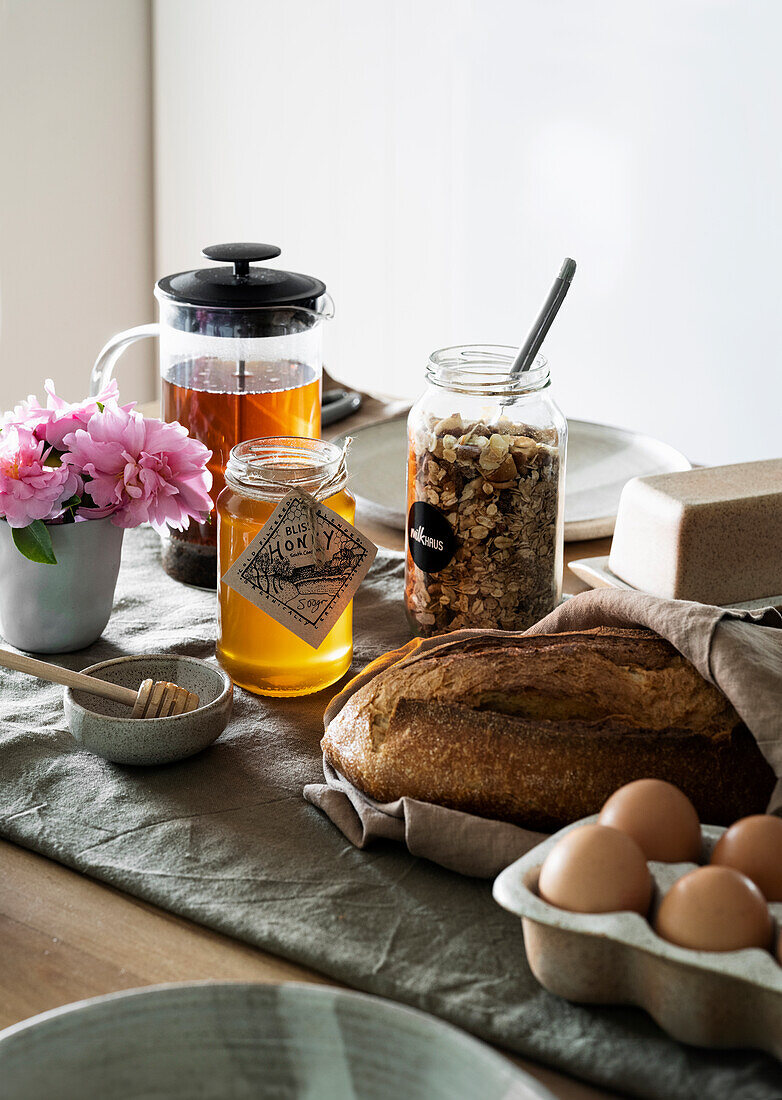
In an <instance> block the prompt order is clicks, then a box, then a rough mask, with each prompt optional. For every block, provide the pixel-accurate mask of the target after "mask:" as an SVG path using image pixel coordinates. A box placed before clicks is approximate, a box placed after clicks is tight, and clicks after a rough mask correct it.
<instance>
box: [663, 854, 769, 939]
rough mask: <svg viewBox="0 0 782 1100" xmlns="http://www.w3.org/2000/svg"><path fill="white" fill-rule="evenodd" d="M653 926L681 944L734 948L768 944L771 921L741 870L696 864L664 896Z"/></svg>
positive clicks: (759, 897)
mask: <svg viewBox="0 0 782 1100" xmlns="http://www.w3.org/2000/svg"><path fill="white" fill-rule="evenodd" d="M654 930H655V932H657V934H658V935H659V936H662V938H663V939H664V940H670V942H671V943H677V944H679V946H680V947H692V948H694V949H695V950H696V951H738V950H740V949H741V948H742V947H766V948H767V947H769V946H770V944H771V937H772V934H773V930H774V923H773V921H772V919H771V913H770V912H769V909H768V906H767V905H766V902H765V899H764V897H763V895H762V894H761V892H760V890H758V888H757V886H755V884H754V882H750V880H749V879H748V878H747V877H746V875H742V874H741V873H740V872H739V871H734V870H733V868H732V867H698V868H696V869H695V870H694V871H690V872H689V874H687V875H683V876H682V878H680V879H679V880H678V881H677V882H675V883H674V884H673V886H672V887H671V888H670V890H669V891H668V893H667V894H666V895H665V897H664V898H663V900H662V903H661V904H660V908H659V910H658V911H657V918H656V920H655V922H654Z"/></svg>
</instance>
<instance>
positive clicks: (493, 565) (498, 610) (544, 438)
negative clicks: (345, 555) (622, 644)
mask: <svg viewBox="0 0 782 1100" xmlns="http://www.w3.org/2000/svg"><path fill="white" fill-rule="evenodd" d="M557 443H558V441H557V437H556V432H555V431H554V430H552V429H538V428H533V427H531V426H529V425H526V424H516V423H513V422H512V421H511V420H510V419H508V418H506V417H501V418H499V419H498V420H497V422H496V423H492V424H486V423H483V422H476V421H472V422H470V421H466V420H463V419H462V417H461V416H460V415H458V414H454V415H452V416H449V417H446V418H445V419H442V420H437V419H435V418H434V417H429V418H428V419H427V420H426V421H424V422H423V423H422V424H420V425H419V426H417V427H414V428H412V429H411V434H410V441H409V453H410V473H409V482H408V489H409V499H408V507H409V506H410V505H411V504H412V503H413V502H414V501H426V502H427V503H428V504H431V505H433V506H434V507H435V508H437V509H438V510H439V511H440V512H442V513H443V514H444V516H445V517H446V519H447V520H448V522H449V524H450V525H451V527H452V529H453V531H454V534H455V536H456V543H455V546H456V549H455V553H454V556H453V558H452V559H451V561H450V562H449V563H448V564H447V565H446V566H445V567H444V568H442V569H441V570H439V571H438V572H436V573H427V572H424V571H423V570H421V569H419V568H418V566H416V565H415V564H414V563H413V561H412V560H411V558H410V555H409V552H408V571H407V587H406V592H405V600H406V604H407V609H408V614H409V615H410V616H411V618H412V620H413V621H414V624H415V626H416V628H417V630H418V632H419V633H420V634H423V635H431V634H439V633H442V632H444V631H448V630H457V629H459V628H460V627H497V628H500V629H503V630H524V629H526V628H527V627H529V626H531V625H532V624H533V623H535V622H537V621H538V620H539V619H540V618H542V616H543V615H545V614H547V613H548V612H549V611H550V610H551V609H552V608H553V607H554V606H555V603H556V595H557V578H556V529H557V510H558V506H559V499H558V498H559V456H558V447H557Z"/></svg>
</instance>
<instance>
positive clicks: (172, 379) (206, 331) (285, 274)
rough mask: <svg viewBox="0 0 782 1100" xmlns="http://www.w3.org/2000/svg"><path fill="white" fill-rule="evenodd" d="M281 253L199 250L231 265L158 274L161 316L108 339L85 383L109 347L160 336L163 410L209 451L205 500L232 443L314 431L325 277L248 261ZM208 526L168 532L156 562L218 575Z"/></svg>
mask: <svg viewBox="0 0 782 1100" xmlns="http://www.w3.org/2000/svg"><path fill="white" fill-rule="evenodd" d="M279 254H280V250H279V248H276V247H274V246H273V245H262V244H225V245H215V246H212V247H210V248H206V249H204V255H205V256H206V257H207V258H209V259H211V260H217V261H218V262H220V261H222V262H223V263H230V264H231V265H232V266H231V267H225V266H221V267H208V268H204V269H202V270H198V271H185V272H181V273H179V274H177V275H169V276H166V277H165V278H163V279H161V280H160V281H159V282H158V284H157V286H156V287H155V297H156V298H157V299H158V302H159V306H160V324H159V325H154V326H153V325H144V326H141V327H140V328H139V329H136V330H130V331H129V332H128V333H122V334H120V336H118V337H116V338H115V340H114V341H112V343H111V344H109V345H108V346H107V348H106V349H104V352H103V353H102V354H101V357H100V359H99V360H98V363H97V364H96V368H95V371H94V372H93V387H94V386H96V385H99V384H101V383H103V382H106V381H108V378H109V377H110V374H111V370H112V368H113V365H114V362H115V361H116V358H117V356H118V354H119V353H120V352H121V351H122V349H123V348H124V347H125V346H126V345H127V343H129V342H130V340H131V339H134V338H138V337H139V336H144V335H152V334H158V335H159V336H160V372H161V378H162V392H161V404H162V416H163V419H164V420H168V421H178V422H179V423H180V424H183V425H184V426H185V427H186V428H187V429H188V431H189V432H190V434H191V435H193V436H195V437H196V438H197V439H200V440H201V442H202V443H204V444H205V445H206V446H207V447H209V449H210V450H211V451H212V458H211V460H210V463H209V467H210V469H211V472H212V477H213V485H212V490H211V495H212V500H213V501H215V500H216V499H217V496H218V495H219V493H220V491H221V489H222V488H223V486H224V484H225V482H224V476H223V475H224V471H225V466H226V463H227V462H228V457H229V454H230V452H231V448H232V447H234V446H235V445H236V444H237V443H240V442H241V441H243V440H245V439H256V438H258V437H260V436H280V435H291V436H304V437H309V438H318V437H319V436H320V385H321V374H322V349H321V332H322V330H321V324H320V322H321V321H322V320H323V319H324V318H327V317H330V316H332V313H333V307H332V303H331V299H330V298H329V296H328V294H327V293H326V287H325V284H324V283H322V282H321V281H320V280H319V279H315V278H312V277H311V276H309V275H299V274H297V273H295V272H291V271H281V270H277V269H273V268H266V267H256V266H252V264H253V262H254V261H259V260H268V259H272V258H273V257H275V256H278V255H279ZM216 555H217V530H216V523H215V515H214V512H213V513H212V516H211V521H210V522H208V523H202V524H196V523H191V525H190V527H189V528H188V529H187V530H186V531H173V530H172V531H171V532H170V537H169V538H168V539H167V540H166V541H165V544H164V548H163V567H164V568H165V569H166V571H167V572H168V573H170V574H171V576H173V577H175V578H176V579H177V580H182V581H185V582H186V583H190V584H197V585H202V586H208V587H211V586H212V585H214V584H215V583H216V580H217V565H216Z"/></svg>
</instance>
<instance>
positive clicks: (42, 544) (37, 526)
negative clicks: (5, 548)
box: [11, 519, 57, 565]
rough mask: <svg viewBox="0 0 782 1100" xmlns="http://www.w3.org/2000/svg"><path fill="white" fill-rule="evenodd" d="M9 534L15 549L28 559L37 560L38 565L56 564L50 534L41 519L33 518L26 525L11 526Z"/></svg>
mask: <svg viewBox="0 0 782 1100" xmlns="http://www.w3.org/2000/svg"><path fill="white" fill-rule="evenodd" d="M11 534H12V536H13V540H14V543H15V544H16V549H17V550H18V551H19V553H20V554H24V556H25V557H26V558H29V559H30V561H34V562H37V563H38V564H39V565H56V564H57V558H55V556H54V550H53V548H52V536H51V535H50V534H49V528H48V527H47V526H46V524H45V523H44V522H43V520H42V519H34V520H33V522H32V523H31V524H29V525H28V526H27V527H12V528H11Z"/></svg>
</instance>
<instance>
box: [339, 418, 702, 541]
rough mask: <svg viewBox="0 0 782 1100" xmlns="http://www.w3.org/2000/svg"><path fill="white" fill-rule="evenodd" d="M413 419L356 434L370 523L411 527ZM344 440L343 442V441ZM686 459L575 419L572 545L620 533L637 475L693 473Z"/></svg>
mask: <svg viewBox="0 0 782 1100" xmlns="http://www.w3.org/2000/svg"><path fill="white" fill-rule="evenodd" d="M406 420H407V414H406V413H402V414H401V415H399V416H397V417H394V418H393V419H391V420H384V421H381V422H380V423H378V424H368V425H367V426H366V427H365V428H357V429H356V431H354V432H351V435H352V437H353V447H352V449H351V452H350V487H351V489H352V490H353V492H354V493H355V494H356V497H357V498H358V501H359V505H360V507H361V508H362V509H363V510H364V512H365V514H366V515H367V517H368V518H372V519H375V520H377V521H379V522H381V523H385V524H387V525H388V526H389V527H395V528H397V529H398V530H400V531H403V530H404V528H405V512H406V508H405V471H406V469H407V436H406V427H405V425H406ZM337 442H342V439H340V440H337ZM690 466H691V464H690V463H689V462H688V461H687V459H686V458H685V457H684V455H683V454H681V453H680V452H679V451H677V450H676V449H675V448H674V447H671V446H669V444H667V443H661V442H660V440H658V439H652V438H651V436H648V435H641V434H640V433H639V432H629V431H625V430H624V429H623V428H611V427H609V426H608V425H606V424H592V423H590V422H589V421H587V420H569V421H568V455H567V468H566V475H565V539H566V541H567V542H577V541H578V540H579V539H597V538H604V537H605V536H607V535H612V534H613V532H614V522H615V520H616V511H617V508H618V506H619V497H620V495H621V492H622V489H623V488H624V486H625V483H626V482H627V481H629V480H630V478H631V477H646V476H648V475H649V474H662V473H670V472H672V471H675V470H689V469H690Z"/></svg>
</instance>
